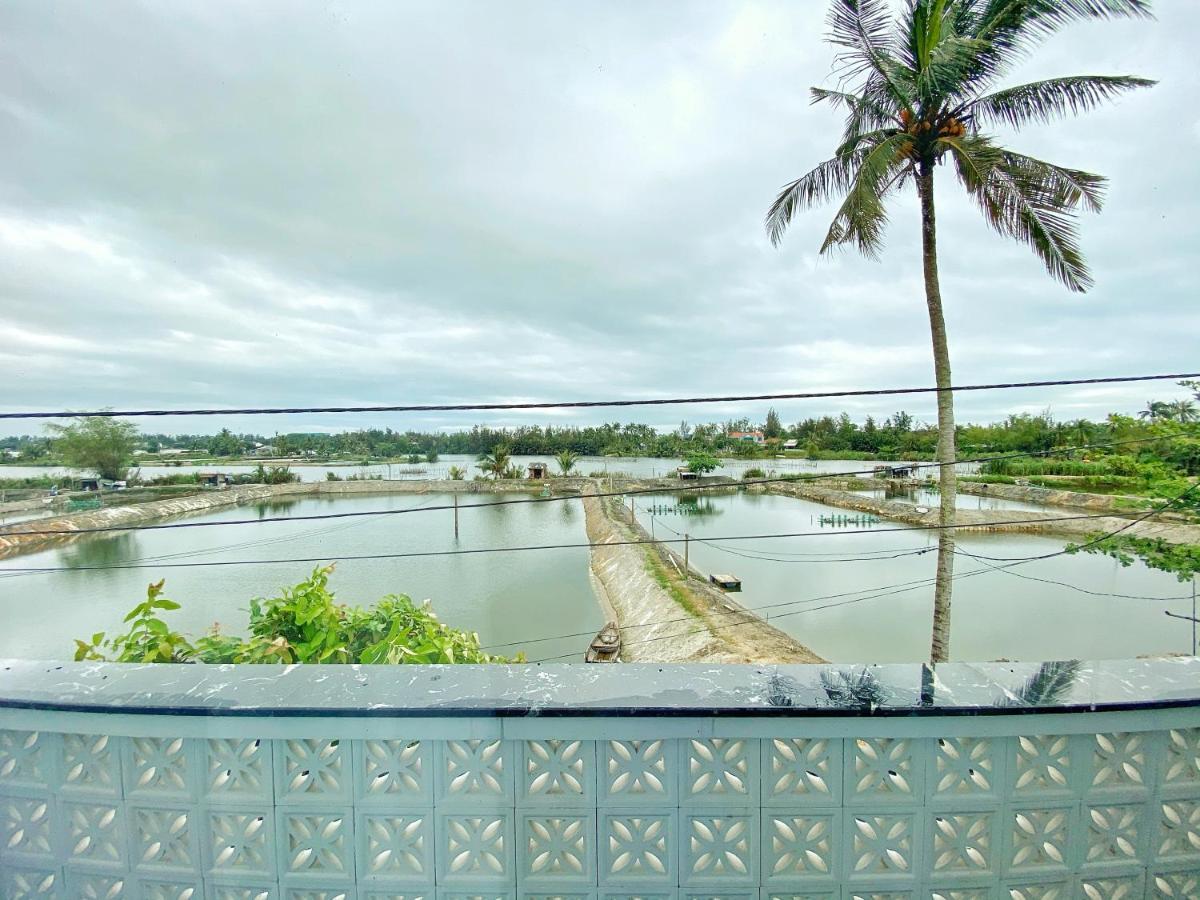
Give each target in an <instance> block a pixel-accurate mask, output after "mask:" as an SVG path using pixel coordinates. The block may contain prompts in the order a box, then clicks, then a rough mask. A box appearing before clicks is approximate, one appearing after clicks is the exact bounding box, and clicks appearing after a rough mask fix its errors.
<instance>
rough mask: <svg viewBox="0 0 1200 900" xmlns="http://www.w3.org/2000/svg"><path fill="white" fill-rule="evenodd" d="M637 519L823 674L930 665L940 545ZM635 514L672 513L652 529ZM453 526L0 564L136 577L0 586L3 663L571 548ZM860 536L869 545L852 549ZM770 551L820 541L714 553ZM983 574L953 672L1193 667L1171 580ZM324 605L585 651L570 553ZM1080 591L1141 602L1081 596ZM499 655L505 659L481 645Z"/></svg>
mask: <svg viewBox="0 0 1200 900" xmlns="http://www.w3.org/2000/svg"><path fill="white" fill-rule="evenodd" d="M693 496H694V495H693ZM498 499H500V498H494V497H488V496H486V495H473V496H471V497H469V498H467V499H465V500H461V499H460V503H463V504H464V506H465V505H466V504H467V503H479V504H491V503H494V502H496V500H498ZM504 499H523V498H521V497H508V498H504ZM966 499H968V501H969V502H974V501H975V500H977V499H979V498H966ZM449 502H452V499H451V498H450V496H449V495H439V494H431V495H419V496H413V495H395V494H392V495H386V494H377V495H367V496H353V497H337V498H334V497H324V498H304V499H297V500H291V501H286V502H283V503H278V502H277V503H273V504H269V505H261V506H258V507H240V508H235V509H228V510H220V511H215V512H212V513H210V514H207V515H205V516H203V517H195V518H190V519H188V520H187V521H211V522H220V521H227V520H229V519H244V518H250V517H253V516H255V515H258V516H260V517H264V516H289V515H309V514H314V513H325V512H337V513H341V512H356V511H364V510H399V509H412V508H415V507H421V506H439V505H442V504H444V503H449ZM636 502H637V506H638V510H639V512H638V517H639V521H641V522H642V524H643V525H645V526H647V527H653V529H654V532H655V534H656V536H657V537H658V538H660V539H669V538H673V537H675V534H676V533H682V532H687V533H689V534H690V535H691V536H692V538H693V540H692V541H691V545H690V558H691V562H692V564H693V565H694V566H696V567H698V568H699V569H700V570H701V571H702V572H705V573H710V574H711V573H731V574H734V575H735V576H736V577H738V578H740V579H741V580H742V583H743V591H742V593H741V594H740V595H738V599H739V600H740V601H741V602H743V603H745V604H746V605H747V606H749V607H751V608H754V609H757V610H759V611H760V613H762V614H763V615H766V616H768V617H770V621H771V622H772V623H773V624H775V625H777V626H778V627H780V628H782V629H784V630H786V631H788V632H789V633H791V634H793V635H795V636H796V637H797V638H798V639H799V640H800V641H801V642H803V643H804V644H806V645H808V646H809V647H811V648H812V649H813V650H814V651H816V652H817V653H819V654H821V655H822V656H825V657H826V658H829V659H831V660H834V661H837V662H866V661H875V662H889V661H911V660H915V659H922V658H925V657H926V656H927V654H928V643H929V621H930V615H931V606H932V594H933V590H932V586H931V583H930V579H931V578H932V576H933V572H934V561H935V555H934V553H932V552H926V553H923V554H919V555H918V554H917V552H916V551H920V550H931V548H933V547H934V546H935V543H936V538H935V537H934V536H933V535H931V534H927V533H922V532H912V531H897V530H896V529H897V528H899V527H903V526H899V525H896V524H894V523H887V522H881V523H878V524H875V525H867V524H862V523H861V522H860V523H855V522H854V521H853V519H854V517H855V516H856V514H855V513H853V512H850V511H847V510H839V509H834V508H831V507H827V506H823V505H821V504H816V503H810V502H807V501H804V500H798V499H795V498H791V497H782V496H776V495H770V494H745V493H740V492H739V493H726V494H705V495H702V496H700V497H699V498H695V499H694V501H686V502H684V503H683V504H680V503H679V501H678V499H677V495H676V494H662V495H647V496H641V497H639V498H638V499H637V501H636ZM651 507H657V508H659V509H660V510H661V509H662V508H663V507H668V508H669V511H667V512H660V514H657V515H654V516H653V517H652V516H651V515H650V513H649V509H650V508H651ZM685 512H686V513H688V514H685ZM452 516H453V513H452V512H451V511H449V510H433V511H428V512H416V513H413V514H411V515H391V516H387V515H384V516H379V517H371V516H368V517H362V518H351V519H344V520H329V521H306V522H269V523H263V524H259V525H243V526H230V527H227V528H216V527H213V528H208V527H205V528H183V529H167V530H158V531H154V530H149V531H147V530H143V531H136V532H124V533H118V534H115V535H109V536H97V537H94V538H89V539H85V540H80V541H77V542H75V543H72V544H69V545H64V546H62V547H59V548H55V549H50V550H45V551H42V552H38V553H33V554H25V555H21V556H18V557H10V558H8V559H6V560H3V561H0V568H5V569H15V568H17V567H19V566H28V567H39V566H67V567H73V568H76V569H78V567H83V566H120V565H130V564H149V566H150V567H149V568H138V569H120V568H113V569H102V570H77V571H62V572H54V573H41V574H35V573H29V574H18V573H13V572H4V573H0V616H2V617H3V621H4V623H5V626H6V627H5V628H4V629H0V656H5V655H12V656H23V657H27V658H28V657H43V658H46V657H49V658H55V657H59V658H61V657H64V656H69V655H70V653H71V650H72V646H73V644H72V639H73V638H75V637H77V636H80V637H82V636H85V635H90V634H91V633H92V632H95V631H106V632H109V633H113V632H115V631H117V630H119V628H120V623H121V619H122V617H123V616H124V614H125V613H126V612H127V611H128V610H129V609H130V608H132V607H133V605H134V604H135V603H137V602H138V601H139V600H140V599H142V598H143V597H144V595H145V587H146V584H147V583H148V582H150V581H152V580H157V579H158V578H162V577H165V578H166V579H167V589H166V595H167V596H168V597H170V598H172V599H174V600H177V601H179V602H181V603H182V604H183V608H182V609H181V610H179V611H178V612H176V613H174V614H173V621H175V622H177V623H178V628H179V629H180V630H182V631H185V632H188V633H192V634H198V633H201V632H203V631H204V630H205V629H206V628H207V627H208V626H209V625H210V624H211V623H212V622H213V621H214V620H216V621H220V622H222V623H224V624H225V625H226V626H227V629H228V630H230V631H233V632H236V633H241V632H242V631H243V628H244V624H245V622H246V613H245V612H244V610H245V609H246V606H247V602H248V600H249V599H250V598H251V597H254V596H269V595H271V594H273V593H276V592H277V591H278V590H279V588H281V587H283V586H285V585H290V584H294V583H296V582H297V581H299V580H300V579H302V578H303V577H305V576H306V575H307V574H308V572H309V571H311V569H312V568H313V566H314V565H316V561H317V560H322V561H324V560H334V559H338V558H339V557H343V556H346V555H363V554H387V553H405V552H412V551H441V550H451V549H472V548H489V547H511V546H532V545H540V544H561V543H581V544H582V543H585V542H586V534H585V530H584V514H583V510H582V508H581V505H580V504H579V502H578V501H577V500H567V501H562V502H554V503H545V504H543V503H516V504H507V505H505V504H499V505H494V506H490V505H489V506H486V507H485V508H482V509H463V510H462V512H461V514H460V522H461V529H460V538H459V540H458V541H457V542H455V540H454V537H453V518H452ZM822 516H826V517H828V516H842V517H847V518H849V519H851V522H850V523H849V524H846V525H844V526H842V527H836V526H834V525H831V524H829V523H828V522H826V523H824V524H823V523H822V522H821V517H822ZM858 530H865V532H866V533H861V534H852V533H849V532H851V531H858ZM781 532H818V536H815V537H806V538H789V539H762V538H758V539H754V540H746V541H733V540H721V538H728V537H730V536H737V535H759V534H776V533H781ZM706 541H707V542H706ZM959 541H960V547H961V548H962V549H963V550H965V551H968V552H970V553H975V554H982V555H985V556H992V557H1027V556H1034V555H1038V554H1042V553H1053V552H1056V551H1058V550H1061V549H1062V547H1063V542H1062V541H1061V540H1056V539H1052V538H1047V537H1039V536H1029V535H1003V536H1001V535H988V536H982V535H977V536H970V535H961V536H960V539H959ZM677 549H678V547H677ZM287 558H301V559H308V558H313V561H311V562H290V563H285V564H275V565H262V564H253V565H229V566H206V567H196V568H186V567H179V568H170V567H167V565H166V564H167V563H190V562H202V561H212V560H231V561H235V562H245V561H254V560H272V559H287ZM989 565H991V566H997V565H1001V566H1002V565H1003V563H997V562H992V563H985V562H983V561H979V560H975V559H971V558H969V557H965V556H964V557H960V558H959V559H958V560H957V561H956V573H957V574H958V575H959V578H958V580H957V581H956V585H955V593H954V617H953V621H954V631H953V647H952V649H953V656H954V658H955V659H959V660H992V659H1000V658H1005V659H1056V658H1065V657H1087V658H1104V657H1132V656H1138V655H1141V654H1154V653H1163V652H1181V651H1185V650H1186V649H1188V648H1189V644H1190V634H1191V633H1190V628H1188V627H1187V623H1183V622H1180V621H1178V620H1174V619H1170V618H1168V617H1166V616H1164V615H1163V612H1164V610H1170V611H1172V612H1176V613H1180V614H1184V613H1187V612H1189V611H1190V609H1191V601H1190V588H1189V586H1188V585H1183V584H1180V583H1179V582H1177V581H1176V580H1175V579H1174V578H1172V577H1171V576H1168V575H1165V574H1163V573H1160V572H1154V571H1151V570H1149V569H1146V568H1145V567H1143V566H1142V565H1140V564H1135V565H1134V566H1132V567H1130V568H1127V569H1126V568H1121V567H1120V566H1119V565H1118V564H1117V563H1116V562H1115V561H1113V560H1110V559H1107V558H1105V557H1097V556H1089V555H1080V556H1061V557H1055V558H1053V559H1048V560H1044V561H1038V562H1031V563H1027V564H1024V565H1021V566H1019V567H1015V568H1013V569H1012V570H1011V571H1010V572H996V571H992V570H990V569H989V568H988V566H989ZM974 572H978V573H979V574H972V573H974ZM1031 578H1033V579H1049V580H1052V581H1057V582H1062V584H1048V583H1044V582H1042V581H1037V580H1030V579H1031ZM331 586H332V587H333V589H334V590H335V591H336V592H337V595H338V598H339V600H341V601H342V602H350V603H356V604H367V603H371V602H374V601H375V600H377V599H379V598H380V597H381V596H383V595H385V594H387V593H407V594H409V595H410V596H412V597H414V598H415V599H418V600H423V599H425V598H430V599H431V600H432V601H433V605H434V609H435V611H436V612H437V613H438V615H439V616H440V617H441V619H442V620H443V621H444V622H446V623H448V624H451V625H454V626H455V627H459V628H465V629H467V630H471V631H477V632H478V633H479V635H480V638H481V640H482V641H483V643H484V644H485V645H486V646H495V650H496V652H499V653H506V654H511V653H513V652H515V651H516V649H518V648H519V647H520V646H521V642H522V641H530V640H532V639H541V638H547V637H554V636H562V635H576V634H577V633H585V634H588V635H590V634H592V633H594V632H595V631H596V630H597V629H598V628H599V627H600V625H601V624H602V623H601V616H600V612H599V608H598V606H597V603H596V600H595V597H594V594H593V591H592V587H591V584H590V581H589V575H588V552H587V550H586V548H583V547H580V548H566V549H556V550H546V551H530V552H517V553H512V552H506V553H486V554H485V553H480V554H468V555H459V556H440V557H421V558H410V559H376V560H349V559H346V560H344V561H343V562H341V563H339V565H338V568H337V571H336V573H335V575H334V577H333V579H332V582H331ZM1080 589H1082V591H1092V592H1095V594H1099V595H1108V594H1113V593H1117V594H1130V595H1138V596H1139V597H1146V598H1152V599H1127V598H1120V597H1111V596H1094V595H1092V594H1088V593H1083V592H1081V590H1080ZM877 594H878V595H882V596H875V595H877ZM1185 595H1187V597H1186V599H1185ZM1159 598H1161V599H1159ZM48 623H52V624H49V625H48ZM587 640H588V638H587V637H581V636H575V637H570V638H559V639H556V640H548V641H543V640H537V642H536V643H530V644H528V645H527V646H526V647H525V649H526V651H527V654H528V656H529V658H530V659H531V660H536V659H544V658H551V657H555V656H557V655H559V654H581V653H582V650H583V648H584V647H585V646H586V644H587ZM507 642H516V645H515V646H512V647H509V646H504V647H499V646H496V645H500V644H507Z"/></svg>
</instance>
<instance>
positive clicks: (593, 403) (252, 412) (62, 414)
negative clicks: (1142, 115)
mask: <svg viewBox="0 0 1200 900" xmlns="http://www.w3.org/2000/svg"><path fill="white" fill-rule="evenodd" d="M1188 378H1200V372H1181V373H1179V374H1176V375H1121V376H1112V377H1106V378H1063V379H1056V380H1053V381H1010V382H1001V383H996V384H963V385H955V386H951V387H947V388H938V387H908V388H872V389H865V390H851V391H806V392H798V393H783V394H735V395H729V396H716V397H667V398H653V399H640V400H565V401H556V402H551V403H422V404H408V405H388V406H287V407H246V408H241V409H123V410H91V411H85V412H70V411H66V410H63V411H58V412H4V413H0V419H73V418H94V417H108V416H124V417H127V418H132V417H135V416H137V417H145V416H275V415H290V414H293V413H376V412H473V411H489V410H517V409H595V408H599V407H623V406H669V405H679V404H690V403H740V402H746V401H756V400H821V399H827V398H834V397H882V396H895V395H897V394H937V393H941V392H943V391H945V392H956V391H993V390H1011V389H1013V388H1036V387H1065V386H1069V385H1085V384H1125V383H1130V382H1137V381H1182V380H1184V379H1188Z"/></svg>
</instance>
